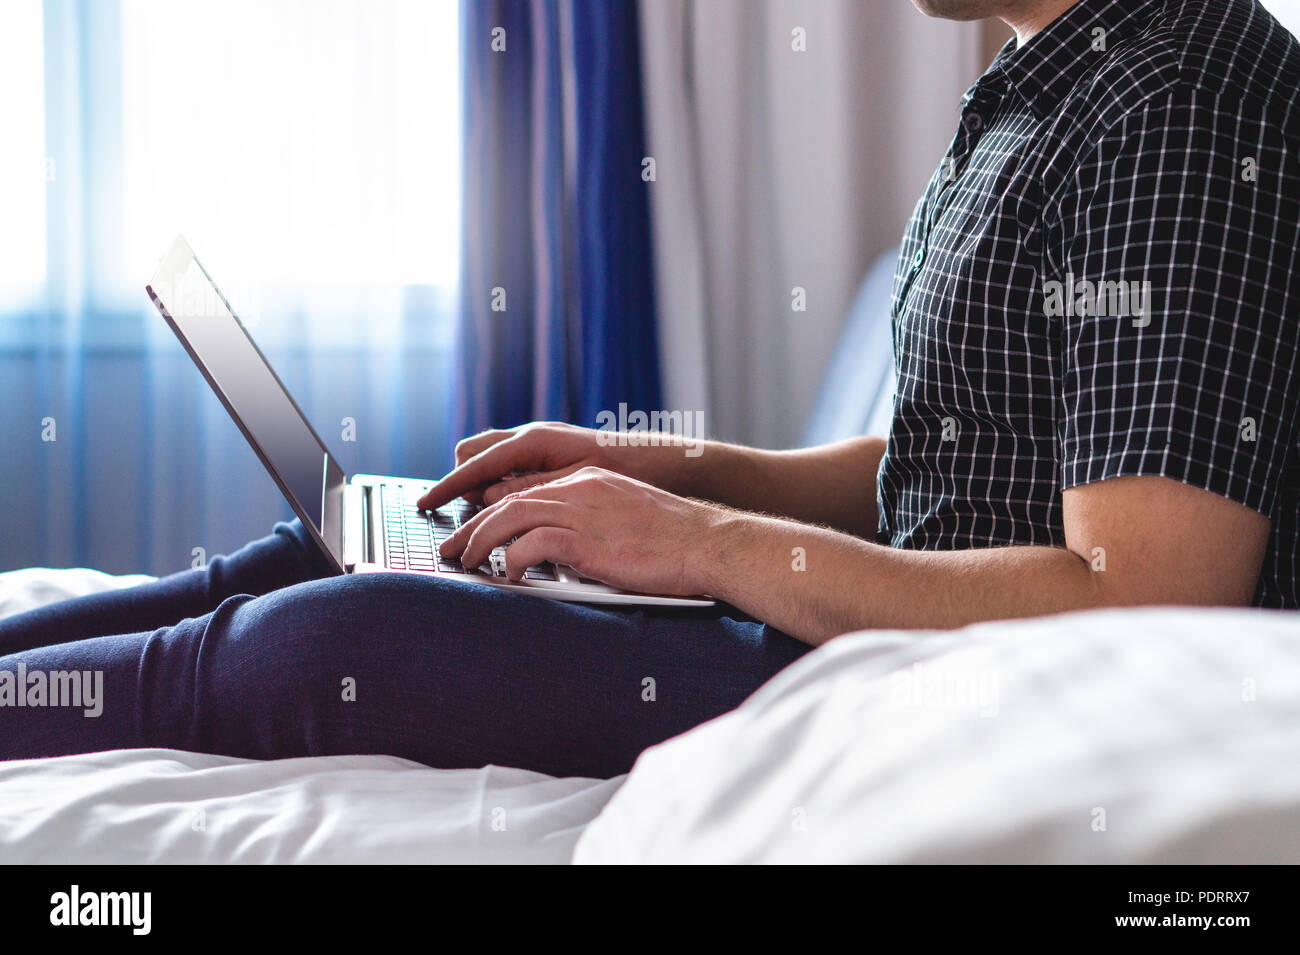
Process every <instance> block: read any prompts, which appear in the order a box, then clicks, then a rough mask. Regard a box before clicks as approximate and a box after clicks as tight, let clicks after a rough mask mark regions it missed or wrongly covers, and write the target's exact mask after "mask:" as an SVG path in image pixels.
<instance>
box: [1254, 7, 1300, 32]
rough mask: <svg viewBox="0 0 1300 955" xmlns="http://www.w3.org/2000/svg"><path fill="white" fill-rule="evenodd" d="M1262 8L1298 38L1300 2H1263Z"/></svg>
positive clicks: (1299, 30)
mask: <svg viewBox="0 0 1300 955" xmlns="http://www.w3.org/2000/svg"><path fill="white" fill-rule="evenodd" d="M1263 4H1264V8H1265V9H1266V10H1268V12H1269V13H1271V14H1273V16H1275V17H1277V22H1278V23H1280V24H1282V26H1284V27H1286V28H1287V29H1288V30H1290V31H1291V32H1292V33H1294V34H1295V35H1296V36H1300V0H1263Z"/></svg>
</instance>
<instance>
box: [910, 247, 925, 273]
mask: <svg viewBox="0 0 1300 955" xmlns="http://www.w3.org/2000/svg"><path fill="white" fill-rule="evenodd" d="M924 261H925V249H917V250H916V252H915V253H914V254H913V255H912V268H914V269H919V268H920V267H921V263H922V262H924Z"/></svg>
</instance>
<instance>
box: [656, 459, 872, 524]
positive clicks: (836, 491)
mask: <svg viewBox="0 0 1300 955" xmlns="http://www.w3.org/2000/svg"><path fill="white" fill-rule="evenodd" d="M884 453H885V442H884V440H883V439H881V438H870V437H863V438H852V439H849V440H847V441H840V442H837V443H835V444H827V445H821V446H819V447H815V448H804V449H800V450H797V451H764V450H760V449H757V448H746V447H742V446H740V445H733V444H723V443H721V442H715V441H709V442H704V443H703V444H702V445H701V446H700V453H699V454H698V455H697V456H695V457H690V458H684V463H683V464H681V466H680V468H679V469H678V471H677V472H676V475H675V479H674V481H673V485H674V486H672V487H671V488H669V490H672V491H673V492H674V493H676V494H680V495H682V496H685V497H696V498H701V499H703V500H707V501H716V502H718V503H719V504H726V505H728V506H729V507H734V508H737V509H739V510H742V511H754V512H762V513H767V514H776V515H780V516H782V517H788V518H791V519H793V520H796V521H802V522H805V523H808V524H824V525H827V526H828V527H834V528H836V529H838V530H842V531H844V532H846V533H849V534H853V535H855V536H858V537H863V538H872V537H874V536H875V533H876V469H877V468H878V467H879V465H880V458H881V456H882V455H883V454H884Z"/></svg>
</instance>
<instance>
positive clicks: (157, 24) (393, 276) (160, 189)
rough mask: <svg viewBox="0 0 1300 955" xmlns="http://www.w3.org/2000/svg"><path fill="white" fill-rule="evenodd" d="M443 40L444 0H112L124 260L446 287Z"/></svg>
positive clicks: (448, 147)
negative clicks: (163, 257)
mask: <svg viewBox="0 0 1300 955" xmlns="http://www.w3.org/2000/svg"><path fill="white" fill-rule="evenodd" d="M457 43H458V37H457V4H456V2H455V0H436V2H429V0H380V2H373V0H370V2H363V0H328V2H321V0H271V2H268V0H234V2H221V3H176V2H175V0H126V2H125V3H124V5H123V16H122V44H123V51H122V70H123V86H122V101H123V102H122V115H123V124H124V127H125V128H124V137H123V144H124V152H125V159H124V164H123V168H124V178H125V182H124V208H125V218H126V222H125V232H126V235H125V246H126V252H127V256H126V259H127V261H126V265H127V267H128V269H129V270H131V271H132V272H135V273H136V274H141V273H147V272H148V271H149V270H150V269H151V268H152V266H153V265H154V264H155V263H156V262H157V259H158V256H159V255H160V254H161V253H162V251H163V250H164V249H165V248H166V246H167V244H168V242H169V241H170V239H171V237H172V236H173V235H174V234H175V233H177V232H184V233H185V234H186V236H187V238H189V239H190V241H191V244H192V245H193V246H194V247H195V249H196V250H197V251H198V252H199V255H200V257H201V258H203V257H205V256H207V257H210V258H211V259H212V261H213V262H215V261H217V260H218V259H219V260H220V262H221V272H222V273H224V274H227V275H240V276H244V277H246V278H248V279H249V280H250V281H262V282H268V281H269V282H276V283H280V282H286V283H292V284H298V283H310V284H313V285H317V286H319V285H321V284H327V285H340V284H341V285H358V284H383V285H411V284H427V285H448V284H451V283H452V282H454V280H455V276H456V271H457V234H458V213H459V205H458V196H459V183H458V178H459V173H458V164H459V155H458V145H457V144H458V135H459V131H458V123H459V119H458V117H459V82H458V76H459V71H458V62H457V57H458V53H457Z"/></svg>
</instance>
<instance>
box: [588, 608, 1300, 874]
mask: <svg viewBox="0 0 1300 955" xmlns="http://www.w3.org/2000/svg"><path fill="white" fill-rule="evenodd" d="M670 860H671V861H673V862H709V863H737V862H744V863H781V862H831V863H844V862H870V863H916V862H929V863H936V862H938V863H969V862H982V863H1052V862H1072V863H1259V862H1270V863H1278V862H1286V863H1296V862H1300V613H1297V612H1294V611H1292V612H1285V613H1284V612H1279V611H1264V610H1204V609H1192V608H1155V609H1143V610H1103V611H1094V612H1090V613H1075V614H1063V615H1060V616H1054V617H1039V618H1036V619H1032V620H1022V621H1004V622H998V623H988V624H981V625H979V626H975V627H969V628H967V629H965V630H963V631H958V632H953V633H926V632H922V631H910V632H897V631H895V632H877V633H857V634H848V635H846V636H842V637H838V638H836V639H835V640H833V641H831V643H830V644H828V645H827V646H825V647H823V648H822V649H820V650H818V651H816V652H815V653H811V654H808V655H807V656H806V657H804V658H803V659H802V660H799V661H798V662H796V663H795V664H793V665H792V666H790V667H789V668H787V669H786V670H784V671H782V672H781V673H779V674H777V676H775V677H774V678H773V679H771V680H769V681H768V682H767V683H766V684H765V685H764V686H763V687H762V688H760V689H759V690H758V692H756V693H755V694H754V695H753V696H751V697H750V698H749V699H748V700H747V701H745V703H744V704H742V705H741V707H740V708H739V709H737V710H735V711H734V712H732V713H729V714H727V715H725V716H722V717H720V718H718V719H716V720H713V721H712V722H710V723H706V724H705V725H704V726H701V727H699V728H697V729H695V730H693V731H692V732H690V733H687V734H685V735H683V736H679V737H677V738H676V739H673V740H669V741H668V742H666V743H661V744H660V745H658V746H655V747H652V748H651V749H649V750H647V751H646V752H645V753H643V754H642V755H641V758H640V759H639V760H638V761H637V763H636V765H635V766H634V767H633V768H632V772H631V774H630V775H629V777H628V780H627V783H626V784H625V785H624V786H623V787H622V788H621V789H620V790H619V792H618V793H617V794H615V796H614V798H613V799H612V800H610V803H609V805H608V806H607V807H606V808H605V810H604V812H602V813H601V815H600V817H599V818H597V819H596V821H595V822H593V823H592V824H591V825H590V826H589V827H588V828H587V830H586V832H585V833H584V834H583V836H582V838H581V840H580V841H579V843H578V848H577V851H576V853H575V856H574V861H575V862H579V863H583V862H591V863H597V862H599V863H611V862H633V863H655V862H666V861H670Z"/></svg>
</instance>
